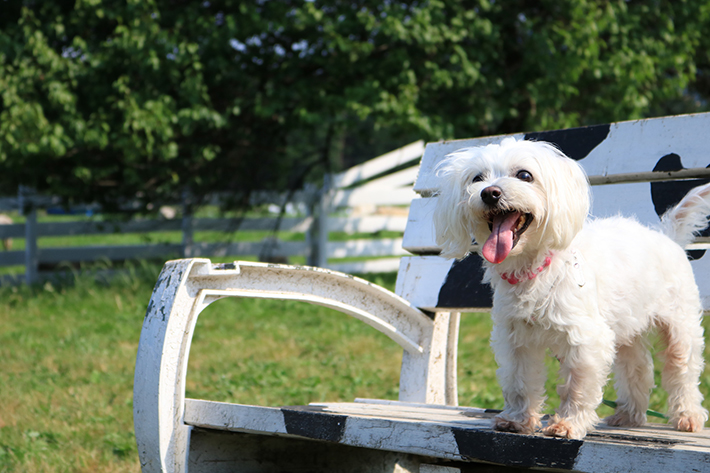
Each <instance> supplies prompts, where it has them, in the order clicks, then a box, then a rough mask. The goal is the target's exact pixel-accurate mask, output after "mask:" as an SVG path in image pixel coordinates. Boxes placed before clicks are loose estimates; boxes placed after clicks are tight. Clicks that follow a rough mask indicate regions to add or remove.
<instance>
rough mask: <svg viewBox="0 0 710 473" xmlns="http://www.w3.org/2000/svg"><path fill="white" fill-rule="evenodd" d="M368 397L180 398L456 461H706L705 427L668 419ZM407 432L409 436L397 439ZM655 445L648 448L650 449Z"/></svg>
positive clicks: (263, 425) (328, 436)
mask: <svg viewBox="0 0 710 473" xmlns="http://www.w3.org/2000/svg"><path fill="white" fill-rule="evenodd" d="M397 404H398V403H397V402H392V403H391V404H389V405H382V404H379V403H378V404H367V403H332V404H318V405H311V406H296V407H282V408H274V407H259V406H246V405H239V404H226V403H217V402H211V401H200V400H194V399H186V400H185V423H186V424H188V425H192V426H195V427H202V428H209V429H214V430H222V431H232V432H246V433H261V434H263V435H278V436H293V437H299V438H305V439H311V440H318V441H326V442H334V443H338V444H342V445H349V446H355V447H369V448H373V446H375V448H377V449H381V450H390V451H397V452H402V453H410V454H416V455H425V456H436V457H437V458H440V459H447V460H453V461H465V462H472V461H484V462H493V463H497V462H500V461H505V462H506V465H509V466H517V467H527V468H530V467H534V468H557V469H560V470H574V471H582V472H597V471H630V469H631V468H630V467H633V468H632V469H633V471H634V472H636V473H645V472H648V473H655V472H657V471H665V472H680V471H687V468H688V467H689V466H690V465H694V466H697V467H699V468H702V467H703V465H705V466H707V465H706V460H707V458H706V455H705V454H704V453H702V452H703V450H704V451H707V449H709V448H710V432H708V431H704V432H701V433H699V434H684V433H678V432H676V431H674V430H672V429H671V428H670V427H669V426H667V425H658V424H653V425H648V426H646V427H641V428H635V429H632V430H627V429H621V428H613V427H606V426H603V425H602V426H599V428H598V429H597V430H596V431H594V432H592V433H591V434H589V435H588V436H587V438H586V439H585V440H584V441H582V440H563V439H552V438H547V437H544V436H541V435H534V436H528V435H519V434H508V433H502V432H494V431H492V430H491V429H490V417H491V415H492V414H490V413H486V412H478V411H477V410H472V409H470V408H453V407H451V406H442V407H443V408H440V409H439V408H437V406H436V405H431V406H427V407H425V408H417V407H415V406H412V405H407V404H405V405H403V406H398V405H397ZM404 438H406V439H407V441H406V442H400V441H399V439H404ZM651 452H653V455H650V453H651Z"/></svg>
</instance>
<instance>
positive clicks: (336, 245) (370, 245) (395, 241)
mask: <svg viewBox="0 0 710 473" xmlns="http://www.w3.org/2000/svg"><path fill="white" fill-rule="evenodd" d="M326 249H327V254H328V257H329V258H351V257H355V256H365V257H366V256H393V255H406V254H407V252H406V251H404V250H403V249H402V239H401V238H380V239H377V240H364V239H361V240H347V241H331V242H328V244H327V246H326Z"/></svg>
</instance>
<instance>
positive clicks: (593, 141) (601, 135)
mask: <svg viewBox="0 0 710 473" xmlns="http://www.w3.org/2000/svg"><path fill="white" fill-rule="evenodd" d="M610 129H611V125H608V124H607V125H593V126H584V127H580V128H568V129H566V130H554V131H540V132H535V133H526V134H525V139H526V140H531V141H547V142H549V143H553V144H554V145H555V146H557V147H558V148H559V149H560V151H562V152H563V153H565V154H566V155H567V156H569V157H570V158H572V159H575V160H577V161H579V160H580V159H584V158H586V157H587V155H588V154H589V153H591V152H592V150H593V149H594V148H596V147H597V146H599V143H601V142H602V141H604V140H605V139H606V137H607V136H609V130H610Z"/></svg>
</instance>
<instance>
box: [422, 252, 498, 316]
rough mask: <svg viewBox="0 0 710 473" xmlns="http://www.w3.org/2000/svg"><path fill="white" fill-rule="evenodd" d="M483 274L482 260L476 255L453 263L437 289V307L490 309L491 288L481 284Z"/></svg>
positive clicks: (491, 300)
mask: <svg viewBox="0 0 710 473" xmlns="http://www.w3.org/2000/svg"><path fill="white" fill-rule="evenodd" d="M484 272H485V269H484V268H483V260H482V259H481V257H480V256H478V255H477V254H472V255H470V256H468V257H467V258H464V259H462V260H461V261H454V263H453V264H452V265H451V269H449V273H448V274H447V276H446V281H445V282H444V284H443V285H442V286H441V289H439V297H438V299H437V303H436V305H437V307H450V308H456V307H462V308H463V307H491V305H492V304H493V298H492V296H491V288H490V286H489V285H488V284H483V283H481V279H482V278H483V273H484Z"/></svg>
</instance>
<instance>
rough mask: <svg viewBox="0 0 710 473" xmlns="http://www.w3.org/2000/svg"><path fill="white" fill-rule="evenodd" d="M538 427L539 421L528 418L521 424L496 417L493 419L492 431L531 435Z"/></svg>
mask: <svg viewBox="0 0 710 473" xmlns="http://www.w3.org/2000/svg"><path fill="white" fill-rule="evenodd" d="M539 427H540V421H539V420H538V419H536V418H533V417H530V418H528V419H527V420H525V421H523V422H515V421H512V420H508V419H504V418H502V417H499V416H496V417H494V418H493V429H494V430H497V431H499V432H513V433H516V434H527V435H530V434H533V433H535V429H538V428H539Z"/></svg>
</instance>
